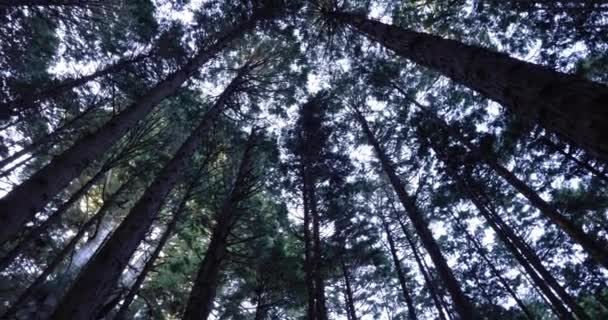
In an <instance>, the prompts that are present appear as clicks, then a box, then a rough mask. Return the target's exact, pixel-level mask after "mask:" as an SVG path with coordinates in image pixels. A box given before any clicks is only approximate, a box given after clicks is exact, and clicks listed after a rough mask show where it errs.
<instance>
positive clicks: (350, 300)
mask: <svg viewBox="0 0 608 320" xmlns="http://www.w3.org/2000/svg"><path fill="white" fill-rule="evenodd" d="M341 262H342V277H343V278H344V286H345V288H344V292H345V296H346V306H347V308H346V309H347V311H348V315H349V316H348V318H349V319H350V320H358V319H359V318H358V317H357V311H356V310H355V298H354V295H353V289H352V286H351V284H350V272H349V271H348V267H347V266H346V264H345V263H344V261H341Z"/></svg>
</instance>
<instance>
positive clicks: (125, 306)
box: [114, 155, 211, 320]
mask: <svg viewBox="0 0 608 320" xmlns="http://www.w3.org/2000/svg"><path fill="white" fill-rule="evenodd" d="M210 157H211V156H210V155H208V156H207V158H206V159H205V161H204V162H203V165H202V166H201V168H204V167H205V166H206V165H207V163H208V161H209V159H210ZM195 180H196V179H195ZM194 184H195V182H194V181H192V182H191V183H190V185H189V186H188V188H186V190H185V191H184V196H183V197H182V199H181V201H180V204H179V206H178V207H177V209H176V210H175V213H174V214H173V217H172V218H171V221H169V223H168V224H167V227H166V228H165V231H164V232H163V234H162V236H161V237H160V239H159V240H158V244H157V245H156V248H154V251H153V252H152V254H151V255H150V258H148V261H146V264H145V266H144V268H143V269H142V271H141V272H140V273H139V275H138V276H137V279H136V280H135V282H134V283H133V285H132V286H131V288H130V289H129V292H128V293H127V295H126V296H125V297H124V299H123V302H122V305H121V306H120V309H118V312H117V313H116V316H115V317H114V320H123V319H125V317H126V315H127V312H128V311H129V306H130V305H131V303H132V302H133V300H134V299H135V296H136V295H137V292H138V291H139V287H140V286H141V285H142V283H143V282H144V280H145V279H146V276H147V275H148V273H149V272H150V271H151V270H152V268H153V267H154V263H155V262H156V259H157V258H158V256H159V255H160V253H161V251H162V250H163V247H164V246H165V244H166V243H167V241H169V239H170V238H171V236H172V235H173V231H174V230H175V227H176V226H177V223H178V222H179V220H180V218H181V216H182V213H183V211H185V209H186V203H187V202H188V199H189V198H190V196H191V194H190V192H191V190H192V188H193V187H194Z"/></svg>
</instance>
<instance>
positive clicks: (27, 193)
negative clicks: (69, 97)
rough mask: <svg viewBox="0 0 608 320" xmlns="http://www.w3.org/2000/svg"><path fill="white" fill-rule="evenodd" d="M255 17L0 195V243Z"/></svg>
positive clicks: (247, 28) (242, 32)
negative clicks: (95, 130)
mask: <svg viewBox="0 0 608 320" xmlns="http://www.w3.org/2000/svg"><path fill="white" fill-rule="evenodd" d="M258 19H259V18H258V17H257V16H253V17H252V18H250V19H249V20H246V21H245V22H243V23H242V24H240V25H238V26H236V27H234V28H232V29H230V30H228V31H227V32H225V33H224V34H223V35H222V36H221V37H220V38H219V39H218V40H217V41H216V42H215V43H214V44H212V45H211V46H210V47H209V48H206V49H205V50H203V51H201V52H199V53H198V54H197V55H196V56H195V57H194V58H192V60H190V61H189V62H188V63H187V64H186V65H184V66H183V67H182V68H181V69H180V70H178V71H177V72H176V73H174V74H172V75H171V76H170V77H168V78H167V79H165V80H164V81H162V82H160V83H159V84H157V85H156V86H155V87H154V88H152V89H150V90H149V91H148V92H147V93H146V94H145V95H144V96H143V97H141V98H140V99H138V100H137V102H135V103H134V104H133V105H131V106H129V107H128V108H127V109H126V110H124V111H123V112H121V113H120V114H119V115H118V116H116V117H114V118H113V119H112V120H110V121H109V122H108V123H107V124H105V125H104V126H103V127H102V128H101V129H99V130H98V131H97V132H95V133H93V134H90V135H87V136H85V137H83V138H82V139H80V140H78V141H77V142H76V143H75V144H74V145H73V146H72V147H70V148H69V149H68V150H66V151H65V152H64V153H62V154H61V155H60V156H58V157H56V158H54V159H53V161H51V163H49V164H48V165H47V166H45V167H44V168H42V169H41V170H40V171H38V172H36V173H35V174H34V175H33V176H32V177H30V178H29V179H28V180H26V181H24V182H23V183H22V184H20V185H19V186H17V187H15V188H14V189H13V190H11V192H10V193H8V194H7V195H6V196H5V197H4V198H2V199H0V243H3V242H4V241H6V240H7V239H11V238H12V237H13V236H14V235H15V234H16V232H17V230H18V229H19V228H20V227H21V226H22V225H24V224H25V223H27V221H29V220H31V219H32V218H33V217H34V216H35V215H36V213H37V212H38V211H39V210H40V209H42V208H43V207H44V206H45V205H46V204H47V203H48V202H49V201H50V200H51V199H53V198H54V197H55V196H56V195H57V194H58V193H59V192H60V191H61V190H62V189H63V188H65V187H66V186H67V185H68V184H69V183H70V182H71V181H72V180H74V179H75V178H76V177H78V176H79V175H80V174H81V173H82V171H83V170H84V169H85V168H86V167H87V166H88V165H89V164H90V163H91V162H92V161H93V160H94V159H96V158H99V157H100V156H101V155H102V154H103V153H104V152H106V151H107V149H108V148H110V147H111V146H112V145H113V144H114V143H116V141H118V140H119V139H120V137H122V136H123V135H124V134H125V133H126V132H127V131H129V129H130V128H132V127H133V126H135V125H136V124H137V122H138V121H139V120H141V119H143V118H144V117H145V116H146V115H147V114H148V113H150V112H151V111H152V109H153V108H154V107H155V106H156V105H157V104H158V103H160V102H161V101H162V100H163V99H165V98H167V97H168V96H171V95H173V94H174V93H175V92H176V91H177V90H178V89H179V88H180V87H181V85H182V84H183V83H184V82H185V81H187V80H188V79H189V78H190V76H191V75H192V74H194V73H196V72H197V70H198V69H199V68H200V67H201V66H202V65H203V64H205V63H206V62H207V61H209V60H210V59H211V58H213V57H214V56H215V55H216V54H217V53H218V52H220V51H222V50H223V49H224V48H226V47H227V46H228V45H229V44H230V43H231V42H232V41H233V40H234V39H237V38H239V37H240V36H242V35H243V34H244V33H246V32H247V31H249V30H251V29H253V28H254V27H255V25H256V22H257V20H258Z"/></svg>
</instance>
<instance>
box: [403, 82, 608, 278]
mask: <svg viewBox="0 0 608 320" xmlns="http://www.w3.org/2000/svg"><path fill="white" fill-rule="evenodd" d="M393 86H394V87H395V88H397V90H399V91H400V92H401V93H402V94H404V95H406V98H408V100H409V101H410V102H412V103H414V104H415V105H416V106H417V107H418V108H420V109H421V110H422V111H423V112H424V113H425V115H427V116H428V117H429V118H430V119H431V120H432V121H434V122H435V123H436V124H437V125H439V126H440V127H441V129H443V130H445V131H446V132H447V133H449V134H450V135H451V136H453V137H454V138H456V140H457V141H458V142H460V143H462V144H463V145H464V146H466V147H467V148H468V149H469V150H470V152H471V153H472V154H473V155H475V156H477V157H479V158H480V159H481V160H482V161H483V162H485V163H486V164H487V165H488V166H489V167H490V168H491V169H492V170H493V171H494V172H496V174H498V175H499V176H500V177H502V178H503V179H505V181H507V183H508V184H510V185H511V186H512V187H513V188H515V189H516V190H517V191H519V193H521V194H522V195H523V196H524V197H525V198H526V199H528V201H530V203H531V204H532V205H533V206H534V207H536V208H537V209H538V210H540V212H541V213H542V214H543V215H544V216H546V217H547V218H548V219H549V220H551V222H553V223H555V224H557V225H558V226H559V227H561V229H562V230H563V231H564V232H566V234H568V235H569V236H570V237H571V238H572V239H573V240H574V241H575V242H576V243H578V244H579V245H580V246H581V247H583V249H584V250H585V251H586V252H587V254H589V255H590V256H591V257H592V258H593V259H594V260H595V261H596V262H598V263H599V264H600V265H602V266H604V268H606V269H608V242H606V241H604V240H603V239H599V238H596V237H593V236H591V235H589V234H588V233H586V232H585V231H584V230H583V229H582V228H581V227H579V226H578V225H576V223H574V222H573V221H571V220H570V219H568V218H567V217H565V216H564V215H563V214H561V213H560V212H559V211H558V210H557V209H556V208H554V207H553V206H552V205H551V204H549V203H548V202H547V201H545V200H544V199H543V198H541V197H540V195H538V193H537V192H536V191H534V190H533V189H532V188H531V187H530V186H528V185H527V184H526V183H525V182H523V181H522V180H520V179H519V178H518V177H517V176H516V175H515V174H513V173H512V172H511V171H509V170H508V169H507V168H506V167H504V166H503V165H501V164H500V163H499V162H498V160H497V159H496V157H494V155H493V154H492V153H491V152H484V151H483V150H481V149H480V148H479V147H477V146H475V145H473V144H472V143H471V142H470V141H469V140H468V139H467V138H466V137H465V136H464V135H463V134H462V133H461V132H460V131H459V130H458V129H457V128H455V127H453V126H451V125H449V124H448V123H446V122H445V121H444V120H443V119H441V118H440V117H438V116H437V115H435V114H433V113H432V112H431V111H430V110H429V108H428V107H426V106H424V105H422V104H420V103H418V102H416V101H415V100H413V99H411V98H409V97H408V96H407V94H406V93H404V92H403V90H401V89H400V88H398V87H397V86H395V85H393ZM447 160H449V159H446V161H447Z"/></svg>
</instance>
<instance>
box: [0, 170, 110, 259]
mask: <svg viewBox="0 0 608 320" xmlns="http://www.w3.org/2000/svg"><path fill="white" fill-rule="evenodd" d="M106 172H107V170H104V169H101V170H99V171H98V172H97V173H96V174H95V175H94V176H93V177H92V178H91V179H89V181H87V182H86V183H85V184H84V185H83V186H82V187H80V189H78V191H76V192H75V193H74V194H72V196H71V197H70V198H69V199H68V200H67V201H66V202H64V203H63V204H61V206H59V208H57V210H55V211H54V212H53V213H52V214H51V215H50V216H49V217H48V218H47V219H46V220H45V221H44V222H42V223H41V224H40V225H39V226H37V227H35V228H34V229H33V230H32V231H30V232H29V233H27V235H25V237H24V238H23V239H22V240H21V241H20V242H19V243H17V245H15V246H14V247H13V248H12V249H11V250H10V251H9V252H8V253H7V254H6V255H5V256H4V257H2V260H0V270H4V269H5V268H7V267H8V266H9V265H10V264H11V263H12V262H13V261H14V260H15V258H17V257H18V256H20V255H21V254H22V253H23V252H24V251H25V250H26V249H27V248H28V246H29V245H30V244H31V243H32V242H34V241H36V240H37V239H39V238H40V236H41V235H42V233H43V232H45V231H46V230H47V229H48V228H49V227H50V226H51V225H53V224H54V223H55V222H57V221H58V220H59V218H60V217H61V216H62V215H63V214H64V213H65V212H66V211H68V210H69V209H70V208H71V207H72V206H73V205H74V204H75V203H76V202H77V201H79V200H80V198H82V196H84V195H85V194H86V193H87V192H88V191H89V189H91V187H93V185H95V183H97V181H98V180H99V179H101V177H103V175H104V174H105V173H106Z"/></svg>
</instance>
